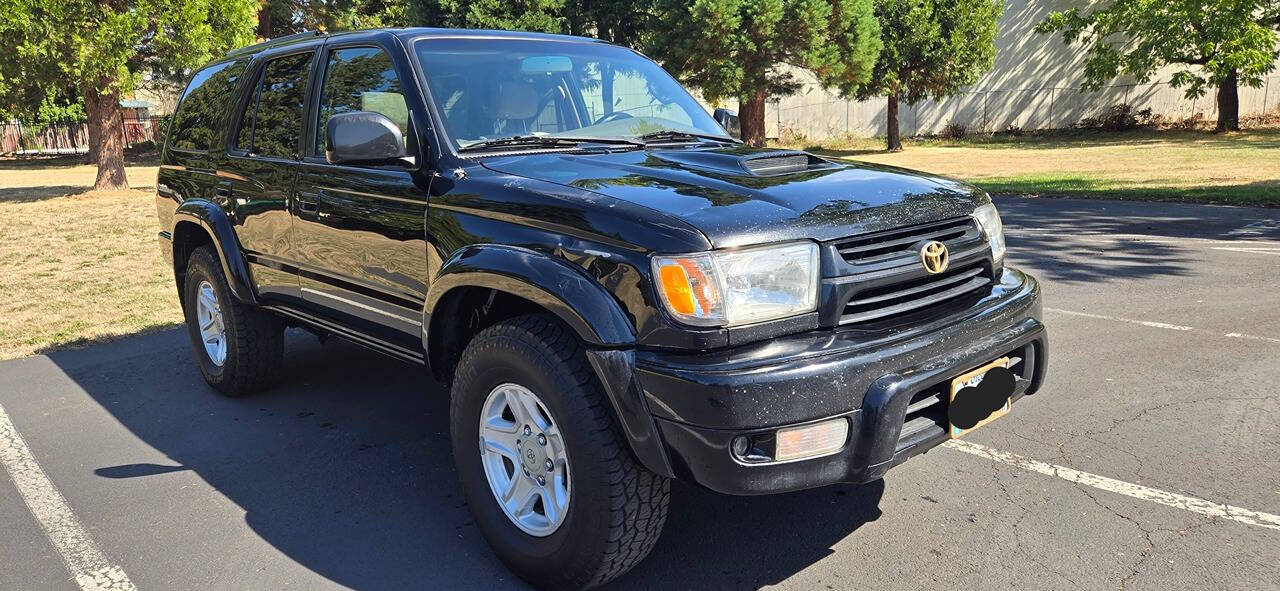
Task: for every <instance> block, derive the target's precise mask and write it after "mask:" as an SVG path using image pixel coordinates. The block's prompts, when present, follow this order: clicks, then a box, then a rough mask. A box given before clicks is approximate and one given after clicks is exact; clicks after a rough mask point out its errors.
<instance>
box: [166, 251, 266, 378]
mask: <svg viewBox="0 0 1280 591" xmlns="http://www.w3.org/2000/svg"><path fill="white" fill-rule="evenodd" d="M183 294H184V298H183V301H184V303H185V304H186V305H185V308H186V309H185V310H184V312H185V315H186V322H187V333H188V334H189V335H190V336H191V348H192V350H193V353H195V356H196V361H197V362H198V364H199V365H200V373H202V374H204V379H205V381H206V382H208V383H209V385H210V386H213V387H214V388H215V389H217V390H218V391H219V392H222V393H223V394H226V395H228V396H241V395H244V394H249V393H251V392H255V391H257V390H261V389H262V388H265V387H266V386H269V385H270V384H271V383H272V382H274V380H275V377H276V376H277V375H278V373H279V371H278V369H279V367H280V363H281V361H282V360H283V358H284V323H283V322H282V321H281V320H280V319H279V318H277V317H276V316H274V315H272V314H271V313H269V312H265V311H263V310H260V309H258V308H256V307H253V306H247V305H244V304H241V303H240V302H238V301H236V300H235V298H233V297H232V296H231V288H230V287H229V286H228V285H227V279H226V276H225V275H224V274H223V272H222V265H221V264H220V263H219V262H218V255H217V253H216V252H215V251H214V250H213V247H212V246H210V245H205V246H202V247H200V248H197V249H195V251H193V252H192V253H191V258H189V259H188V260H187V278H186V285H185V286H184V291H183Z"/></svg>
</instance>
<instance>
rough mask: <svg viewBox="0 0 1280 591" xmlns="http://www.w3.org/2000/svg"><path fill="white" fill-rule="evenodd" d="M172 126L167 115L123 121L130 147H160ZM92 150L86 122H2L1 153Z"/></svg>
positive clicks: (69, 152) (122, 124)
mask: <svg viewBox="0 0 1280 591" xmlns="http://www.w3.org/2000/svg"><path fill="white" fill-rule="evenodd" d="M168 128H169V119H168V118H167V117H143V118H125V119H124V120H122V121H121V122H120V130H121V132H122V133H123V134H124V145H125V147H126V148H135V147H138V146H140V145H143V144H146V143H148V142H150V143H152V144H154V145H156V146H160V145H162V144H163V143H164V133H165V131H166V130H167V129H168ZM88 151H89V125H88V123H86V122H83V121H82V122H78V123H53V124H46V125H28V124H25V123H19V122H17V121H11V122H9V123H0V154H13V155H18V156H34V155H54V154H84V153H87V152H88Z"/></svg>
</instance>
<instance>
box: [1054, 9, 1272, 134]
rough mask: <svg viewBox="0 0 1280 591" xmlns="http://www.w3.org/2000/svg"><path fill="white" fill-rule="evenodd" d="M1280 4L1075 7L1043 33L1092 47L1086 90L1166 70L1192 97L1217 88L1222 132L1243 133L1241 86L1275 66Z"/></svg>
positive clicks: (1257, 81)
mask: <svg viewBox="0 0 1280 591" xmlns="http://www.w3.org/2000/svg"><path fill="white" fill-rule="evenodd" d="M1278 28H1280V2H1276V0H1159V1H1157V0H1115V1H1114V2H1112V3H1111V4H1109V5H1107V6H1105V7H1103V8H1098V9H1094V10H1092V11H1089V12H1087V13H1084V12H1081V11H1080V10H1079V9H1076V8H1072V9H1070V10H1065V11H1061V12H1055V13H1052V14H1050V15H1049V17H1048V18H1046V19H1045V20H1044V21H1043V22H1041V23H1040V24H1039V25H1038V26H1037V27H1036V30H1037V31H1038V32H1041V33H1053V32H1057V31H1061V32H1062V38H1063V40H1065V41H1066V42H1067V43H1068V44H1070V43H1076V42H1079V43H1080V44H1082V45H1084V46H1086V47H1088V57H1087V58H1086V59H1085V63H1084V72H1085V83H1084V88H1085V89H1086V90H1097V89H1099V88H1101V87H1102V86H1103V85H1104V84H1106V83H1107V82H1108V81H1110V80H1111V79H1113V78H1115V77H1116V76H1120V75H1130V76H1133V77H1134V78H1135V79H1137V80H1138V82H1147V81H1148V80H1150V79H1151V78H1152V77H1153V76H1154V75H1155V73H1156V71H1157V70H1159V69H1160V68H1162V67H1164V66H1166V65H1176V66H1179V67H1178V69H1177V70H1176V71H1175V72H1174V73H1173V75H1172V76H1171V77H1170V79H1169V83H1170V84H1171V85H1173V86H1174V87H1175V88H1182V87H1186V89H1187V90H1186V96H1187V98H1198V97H1201V96H1204V94H1205V89H1206V87H1209V86H1216V87H1217V89H1218V96H1217V101H1218V125H1217V130H1218V131H1235V130H1239V129H1240V97H1239V91H1238V87H1239V85H1240V84H1244V85H1246V86H1251V87H1254V88H1257V87H1258V86H1261V85H1262V80H1263V78H1264V77H1265V76H1266V75H1267V74H1268V73H1269V72H1271V70H1272V69H1274V68H1275V63H1276V55H1277V51H1276V38H1277V35H1276V30H1277V29H1278Z"/></svg>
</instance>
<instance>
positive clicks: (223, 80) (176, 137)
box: [169, 59, 248, 150]
mask: <svg viewBox="0 0 1280 591" xmlns="http://www.w3.org/2000/svg"><path fill="white" fill-rule="evenodd" d="M247 61H248V60H247V59H239V60H235V61H230V62H223V63H220V64H214V65H212V66H209V67H207V68H205V69H203V70H200V71H199V72H196V75H195V76H193V77H192V78H191V83H190V84H188V85H187V89H186V90H185V91H183V93H182V98H181V102H180V103H179V106H178V112H177V114H175V115H174V116H173V124H172V125H173V126H172V128H171V136H172V139H171V140H170V141H169V144H170V145H171V146H173V147H176V148H181V149H184V150H208V149H210V148H212V147H213V146H214V145H215V144H217V143H218V142H219V141H221V140H223V138H225V137H226V136H224V135H222V134H221V133H220V132H221V131H222V118H223V114H224V113H225V111H226V106H227V97H228V96H231V95H232V94H234V92H235V88H236V82H237V81H239V80H240V75H241V74H242V73H243V72H244V66H245V62H247Z"/></svg>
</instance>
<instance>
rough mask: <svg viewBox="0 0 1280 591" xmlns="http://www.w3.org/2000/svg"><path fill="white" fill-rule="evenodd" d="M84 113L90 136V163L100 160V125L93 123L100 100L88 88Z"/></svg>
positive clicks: (85, 94) (87, 131) (86, 127)
mask: <svg viewBox="0 0 1280 591" xmlns="http://www.w3.org/2000/svg"><path fill="white" fill-rule="evenodd" d="M83 94H84V114H85V118H86V121H85V125H84V129H85V133H86V134H87V135H88V136H89V153H88V156H89V163H90V164H95V163H97V162H98V126H97V125H94V124H93V120H94V119H96V118H97V116H98V115H97V113H98V111H97V109H98V102H97V99H96V97H95V96H94V95H92V94H91V93H90V92H89V90H88V89H85V90H84V92H83Z"/></svg>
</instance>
